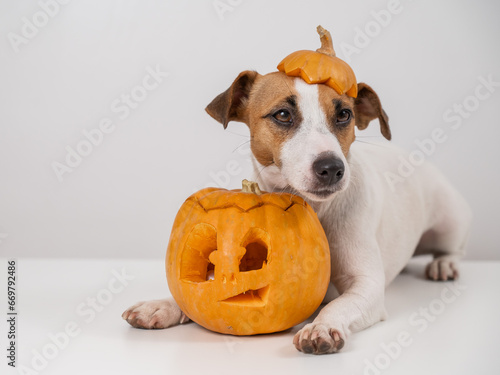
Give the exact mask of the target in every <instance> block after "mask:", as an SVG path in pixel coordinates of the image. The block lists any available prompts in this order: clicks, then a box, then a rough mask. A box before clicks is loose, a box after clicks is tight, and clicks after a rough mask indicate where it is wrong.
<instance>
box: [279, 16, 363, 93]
mask: <svg viewBox="0 0 500 375" xmlns="http://www.w3.org/2000/svg"><path fill="white" fill-rule="evenodd" d="M318 33H319V34H320V36H321V40H322V47H321V48H320V49H318V51H309V50H301V51H296V52H293V53H291V54H289V55H288V56H287V57H285V58H284V59H283V60H282V61H281V62H280V63H279V64H278V70H279V71H280V72H284V73H285V74H286V75H287V76H290V77H300V78H302V79H303V80H304V81H306V82H307V83H308V84H321V83H322V84H325V85H327V86H329V87H331V88H333V89H334V90H335V91H336V92H337V93H338V94H339V95H343V94H346V95H348V96H351V97H353V98H355V97H357V95H358V86H357V81H356V75H355V74H354V71H353V70H352V69H351V67H350V66H349V65H348V64H347V63H346V62H345V61H343V60H341V59H339V58H338V57H336V56H335V52H334V51H333V47H332V46H331V37H330V33H329V32H328V31H326V30H324V29H323V28H322V27H321V26H318ZM324 33H326V35H325V34H324ZM325 44H326V48H325ZM330 50H331V53H329V54H326V53H325V52H326V51H330Z"/></svg>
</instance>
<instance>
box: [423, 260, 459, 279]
mask: <svg viewBox="0 0 500 375" xmlns="http://www.w3.org/2000/svg"><path fill="white" fill-rule="evenodd" d="M425 274H426V276H427V278H428V279H430V280H434V281H446V280H456V279H458V263H457V262H456V260H454V259H451V258H448V257H439V258H436V259H434V260H433V261H432V262H430V263H429V264H428V265H427V268H426V269H425Z"/></svg>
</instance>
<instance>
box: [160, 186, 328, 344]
mask: <svg viewBox="0 0 500 375" xmlns="http://www.w3.org/2000/svg"><path fill="white" fill-rule="evenodd" d="M166 271H167V280H168V286H169V289H170V292H171V293H172V296H173V297H174V299H175V301H176V302H177V304H178V305H179V307H180V308H181V310H182V311H183V312H184V313H185V314H186V315H187V316H188V317H189V318H191V319H192V320H194V321H195V322H196V323H198V324H200V325H201V326H203V327H205V328H208V329H211V330H213V331H216V332H221V333H228V334H233V335H254V334H259V333H270V332H278V331H283V330H285V329H288V328H290V327H293V326H294V325H296V324H299V323H301V322H302V321H304V320H305V319H307V318H308V317H309V316H310V315H311V314H312V313H313V312H314V311H315V310H316V309H317V308H318V307H319V305H320V303H321V301H322V300H323V298H324V296H325V294H326V290H327V288H328V284H329V280H330V251H329V245H328V241H327V238H326V235H325V232H324V230H323V228H322V226H321V224H320V222H319V220H318V217H317V215H316V213H315V212H314V211H313V209H312V208H311V206H309V205H308V204H307V203H306V202H305V201H304V200H303V199H302V198H300V197H298V196H295V195H292V194H288V193H279V194H278V193H265V192H260V190H259V189H258V185H257V184H256V183H248V182H244V188H243V189H242V190H232V191H228V190H225V189H219V188H207V189H203V190H200V191H199V192H197V193H195V194H193V195H192V196H191V197H189V198H188V199H187V200H186V202H185V203H184V204H183V205H182V207H181V208H180V210H179V212H178V214H177V217H176V218H175V222H174V225H173V228H172V234H171V236H170V242H169V245H168V250H167V257H166Z"/></svg>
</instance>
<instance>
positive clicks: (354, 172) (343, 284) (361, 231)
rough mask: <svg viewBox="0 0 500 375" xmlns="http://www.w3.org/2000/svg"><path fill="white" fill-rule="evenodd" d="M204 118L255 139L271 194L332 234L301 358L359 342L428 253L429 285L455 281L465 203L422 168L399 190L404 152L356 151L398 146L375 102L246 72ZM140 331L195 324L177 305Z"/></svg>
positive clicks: (467, 215) (150, 312) (367, 96)
mask: <svg viewBox="0 0 500 375" xmlns="http://www.w3.org/2000/svg"><path fill="white" fill-rule="evenodd" d="M206 110H207V112H208V113H209V114H210V115H211V116H212V117H213V118H214V119H215V120H217V121H219V122H220V123H222V124H223V125H224V128H226V127H227V124H228V122H230V121H239V122H244V123H245V124H247V125H248V127H249V128H250V137H251V150H252V154H253V155H252V160H253V165H254V167H255V174H256V180H257V182H258V183H259V185H260V186H261V188H263V190H266V191H273V192H280V191H287V192H291V193H293V194H297V195H300V196H302V197H304V198H305V199H306V200H307V202H308V203H310V205H311V206H312V207H313V208H314V210H315V211H316V213H317V214H318V217H319V219H320V221H321V224H322V225H323V228H324V230H325V232H326V235H327V238H328V241H329V243H330V252H331V270H332V272H331V275H332V276H331V287H332V289H333V290H334V293H331V292H329V293H328V294H327V296H333V297H335V298H333V299H331V300H330V301H329V302H328V301H325V302H328V303H327V304H326V306H324V307H323V308H322V309H321V311H320V312H319V314H318V315H317V317H316V318H315V319H314V321H313V322H312V323H309V324H306V325H305V326H304V327H303V328H302V329H301V330H300V331H299V332H298V333H297V334H296V335H295V337H294V339H293V343H294V345H295V347H296V348H297V349H298V350H299V351H301V352H304V353H314V354H323V353H334V352H337V351H339V350H340V349H341V348H342V347H343V346H344V342H345V340H346V338H347V337H348V336H349V335H350V333H351V332H355V331H359V330H362V329H364V328H367V327H369V326H371V325H373V324H375V323H377V322H378V321H381V320H384V319H385V318H386V311H385V308H384V289H385V287H386V286H387V285H388V284H389V283H390V282H391V281H392V280H393V279H394V278H395V277H396V275H398V274H399V272H400V271H401V270H402V269H403V268H404V267H405V265H406V264H407V262H408V260H409V259H410V258H411V257H412V256H414V255H421V254H432V255H433V256H434V259H433V260H432V261H431V262H430V264H429V265H428V266H427V268H426V275H427V277H428V278H429V279H431V280H450V279H456V278H457V276H458V267H457V263H458V260H459V259H460V258H461V257H462V256H463V255H464V251H465V246H466V243H467V239H468V234H469V226H470V222H471V212H470V210H469V207H468V205H467V204H466V202H465V201H464V199H463V198H462V197H461V196H460V194H459V193H458V192H457V191H456V190H455V189H454V188H453V187H452V186H451V185H450V184H449V183H448V181H447V180H446V179H445V178H444V177H443V175H441V174H440V173H439V172H438V171H437V170H436V169H435V168H434V167H433V166H431V165H429V164H427V163H424V164H423V165H421V166H419V167H416V169H415V171H414V173H413V174H412V175H410V176H409V177H405V178H404V179H403V178H402V179H401V181H399V180H398V181H399V183H398V185H397V186H396V187H394V186H391V185H390V184H389V183H388V182H387V181H386V179H385V177H384V176H385V173H386V172H392V173H395V174H396V175H397V170H398V165H399V163H400V157H401V155H402V156H403V157H408V154H407V153H405V152H403V151H401V150H400V149H398V148H396V147H394V146H390V145H389V144H387V145H386V144H383V145H382V147H375V146H374V145H372V144H366V143H360V142H356V143H353V142H354V140H355V132H354V129H355V127H357V128H358V129H365V128H366V127H367V126H368V124H369V123H370V121H372V120H374V119H378V121H379V123H380V129H381V132H382V135H383V136H384V137H385V138H387V139H391V132H390V129H389V125H388V117H387V115H386V113H385V111H384V110H383V109H382V106H381V104H380V100H379V98H378V96H377V94H376V93H375V91H374V90H373V89H372V88H371V87H370V86H368V85H366V84H364V83H359V84H358V96H357V98H355V99H354V98H352V97H350V96H347V95H345V94H343V95H339V94H338V93H337V92H336V91H335V90H333V89H332V88H330V87H328V86H327V85H324V84H307V83H306V82H305V81H303V80H302V79H301V78H295V77H289V76H287V75H286V74H285V73H282V72H274V73H269V74H266V75H260V74H258V73H257V72H254V71H244V72H242V73H241V74H240V75H239V76H238V77H237V78H236V80H235V81H234V82H233V84H232V85H231V87H230V88H229V89H228V90H226V91H225V92H223V93H222V94H220V95H219V96H217V97H216V98H215V99H214V100H213V101H212V102H211V103H210V104H209V105H208V107H207V108H206ZM122 316H123V318H124V319H125V320H127V322H128V323H130V324H131V325H132V326H134V327H139V328H166V327H170V326H173V325H176V324H179V323H185V322H187V321H189V318H188V317H187V316H186V315H185V314H184V313H183V312H182V311H181V310H180V308H179V307H178V306H177V305H176V303H175V302H174V300H173V299H165V300H156V301H149V302H141V303H138V304H136V305H134V306H132V307H130V308H129V309H128V310H127V311H125V312H124V313H123V315H122Z"/></svg>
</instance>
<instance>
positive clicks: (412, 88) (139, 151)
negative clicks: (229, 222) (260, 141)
mask: <svg viewBox="0 0 500 375" xmlns="http://www.w3.org/2000/svg"><path fill="white" fill-rule="evenodd" d="M47 1H49V0H45V2H47ZM221 3H227V4H233V5H229V8H227V10H226V11H225V12H224V13H223V14H221V11H220V12H219V13H218V12H217V11H216V9H215V7H214V4H217V3H214V2H213V1H212V0H209V1H180V0H177V1H159V0H158V1H118V0H115V1H100V0H86V1H72V2H70V3H69V4H67V5H61V6H60V9H59V11H58V13H57V14H55V15H54V16H53V17H50V18H49V19H48V21H47V22H46V23H47V24H46V25H45V26H42V27H39V28H38V33H37V35H35V36H34V37H32V38H31V39H29V40H28V39H27V43H26V44H21V45H19V48H18V49H19V51H18V52H15V49H14V48H13V46H12V43H11V42H10V41H9V35H10V38H11V37H12V34H10V33H15V34H18V35H22V28H23V25H24V24H25V21H24V19H23V18H24V17H26V19H28V20H31V21H33V16H34V15H36V14H37V12H39V11H40V9H41V7H40V5H39V4H38V3H37V2H33V1H15V2H12V1H5V0H4V1H1V2H0V35H1V38H0V253H1V254H2V255H5V256H18V257H23V256H31V257H33V256H35V257H144V258H161V257H163V256H164V253H165V249H166V245H167V242H168V237H169V233H170V229H171V225H172V222H173V220H174V217H175V213H176V211H177V209H178V208H179V206H180V205H181V204H182V202H183V201H184V199H185V198H186V197H187V196H189V195H190V194H191V193H192V192H194V191H195V190H197V189H199V188H201V187H203V186H205V185H212V186H215V185H222V186H224V187H230V188H237V187H238V186H239V181H240V180H241V179H242V178H247V177H250V176H251V168H250V164H249V163H248V147H247V145H246V144H245V142H247V140H248V132H247V129H246V127H245V125H243V124H238V123H233V124H230V126H229V128H228V130H226V131H224V130H223V129H222V126H221V125H220V124H218V123H216V122H215V121H214V120H212V119H211V118H210V117H209V116H208V115H207V114H206V113H205V112H204V108H205V106H206V105H207V104H208V103H209V102H210V101H211V100H212V99H213V98H214V97H215V96H216V95H217V94H219V93H220V92H222V91H223V90H225V89H226V88H227V87H228V86H229V85H230V83H231V82H232V81H233V79H234V78H235V77H236V76H237V74H238V73H239V72H240V71H242V70H246V69H255V70H257V71H259V72H260V73H267V72H270V71H274V70H275V69H276V65H277V64H278V62H279V61H280V60H281V59H282V58H283V57H285V56H286V55H287V54H289V53H290V52H293V51H295V50H298V49H316V48H318V47H319V41H318V37H317V34H316V31H315V28H316V26H317V25H318V24H321V25H322V26H324V27H325V28H327V29H328V30H330V31H331V33H332V36H333V40H334V45H335V47H336V50H337V54H338V56H339V57H341V58H345V59H347V60H348V61H349V63H350V64H351V66H352V68H353V69H354V71H355V73H356V75H357V78H358V80H359V81H364V82H367V83H368V84H370V85H371V86H372V87H374V88H375V90H376V91H377V92H378V94H379V96H380V97H381V100H382V104H383V105H384V108H385V110H386V111H387V113H388V114H389V116H390V125H391V128H392V132H393V142H395V143H397V144H399V145H401V146H403V147H406V148H408V149H409V150H414V149H416V145H415V141H416V140H423V139H427V138H429V137H430V134H431V132H432V131H433V129H435V128H442V129H444V130H445V134H446V136H447V141H446V142H444V143H442V144H439V145H437V147H436V150H435V152H433V153H432V155H430V156H429V159H430V160H431V161H433V162H434V163H435V164H437V165H438V166H439V167H440V169H442V170H443V172H444V173H445V174H446V175H447V176H448V177H449V178H450V179H451V180H452V181H453V183H454V184H455V185H456V186H457V187H458V189H459V190H460V191H461V192H462V193H463V194H464V195H465V197H466V198H467V200H468V201H469V202H470V204H471V206H472V208H473V211H474V214H475V222H474V228H473V233H472V238H471V241H470V246H469V248H468V255H467V257H468V258H470V259H500V254H499V252H498V229H497V226H498V223H499V222H500V204H499V199H498V192H499V191H500V178H499V173H498V169H499V167H498V162H499V160H500V148H499V147H498V139H499V135H500V124H499V120H498V105H499V98H500V87H497V88H494V90H495V91H494V92H493V93H491V96H490V97H489V98H488V99H484V100H478V102H479V104H478V106H477V108H475V109H476V110H475V111H473V112H472V113H470V114H468V117H467V118H463V119H461V127H460V128H459V129H457V130H453V129H452V128H451V126H450V125H451V124H450V123H447V122H445V121H444V120H443V115H444V114H445V113H446V111H447V110H449V109H452V108H453V105H454V104H458V103H463V102H464V100H465V101H467V100H469V103H473V99H470V97H471V96H474V95H475V89H476V87H477V86H478V85H479V84H480V81H479V77H484V78H485V79H487V77H488V76H491V77H492V79H493V80H494V81H495V82H499V81H500V49H499V47H498V36H499V35H500V24H499V22H498V15H499V14H500V3H498V2H494V1H474V2H472V1H457V0H454V1H452V0H445V1H439V2H436V1H431V0H423V1H409V0H402V1H401V4H400V6H399V8H398V11H399V12H398V14H392V16H391V19H390V20H388V21H387V22H386V25H385V26H378V30H377V26H376V25H374V22H375V21H374V17H375V16H374V15H373V13H372V12H376V13H379V12H380V11H381V10H383V9H387V7H388V1H364V2H351V1H289V0H287V1H285V0H282V1H273V2H270V1H264V0H261V1H235V0H232V1H229V0H224V1H222V2H221ZM234 4H235V5H234ZM229 9H230V10H229ZM39 17H40V16H39ZM41 17H42V18H39V19H38V21H39V22H43V16H41ZM367 28H368V29H369V31H370V32H371V33H372V34H373V36H372V37H370V38H369V43H367V44H368V45H367V46H365V47H362V48H360V49H359V51H358V53H354V54H351V55H350V56H347V55H348V54H347V53H346V52H345V51H343V49H342V48H341V45H344V47H345V46H346V45H348V44H349V45H351V46H354V47H355V46H356V45H357V46H360V44H359V40H358V41H357V40H356V36H357V35H359V30H360V29H361V30H365V29H367ZM370 28H371V29H370ZM357 42H358V43H357ZM356 43H357V44H356ZM148 67H151V68H153V69H156V67H159V69H160V70H161V71H163V72H168V73H169V76H168V77H167V78H164V79H163V82H161V84H160V85H159V86H158V87H157V88H156V89H154V90H151V91H149V92H148V95H147V97H146V98H145V100H144V101H143V102H141V103H139V105H138V107H137V108H135V109H133V110H132V111H131V112H130V115H129V116H127V117H126V118H125V119H120V117H119V114H117V113H114V112H113V111H112V109H111V105H112V103H113V101H115V100H117V99H118V100H119V98H120V97H121V95H123V94H127V93H130V91H131V90H133V89H134V88H136V87H137V86H138V85H140V84H141V82H142V80H143V79H144V77H146V75H147V74H148V73H147V68H148ZM481 92H482V93H483V94H484V93H487V91H484V90H483V91H481ZM471 100H472V101H471ZM105 118H109V119H111V120H112V121H113V124H114V126H115V128H114V131H113V132H112V133H110V134H106V135H104V138H103V141H102V143H101V144H100V145H99V146H96V147H94V149H93V150H92V151H91V152H90V154H89V155H88V156H86V157H84V158H83V159H82V161H81V164H80V165H79V166H77V167H75V168H74V169H73V171H72V172H71V173H65V174H64V175H63V181H62V182H59V181H58V178H57V176H56V174H55V173H54V171H53V168H52V163H53V162H59V163H65V158H66V153H67V151H66V148H67V147H71V148H73V149H76V147H77V145H78V144H79V143H80V142H81V141H82V140H84V139H85V137H84V135H83V133H82V131H83V130H87V131H91V129H95V128H98V126H99V122H100V121H101V120H103V119H105ZM370 128H371V129H368V130H367V131H365V133H366V134H368V135H371V136H378V135H379V132H378V129H377V128H378V125H377V124H376V123H374V124H372V126H371V127H370ZM360 135H361V134H360ZM371 139H374V138H360V140H363V141H371ZM375 139H376V138H375ZM242 144H243V145H242ZM228 163H229V164H228ZM228 167H229V171H228ZM234 170H236V172H238V173H233V175H232V176H231V178H230V179H229V180H227V179H226V177H227V176H229V173H228V172H234Z"/></svg>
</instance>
